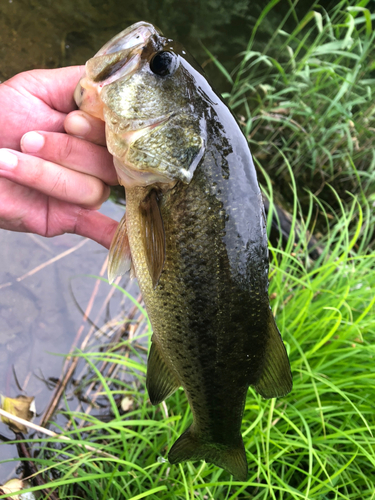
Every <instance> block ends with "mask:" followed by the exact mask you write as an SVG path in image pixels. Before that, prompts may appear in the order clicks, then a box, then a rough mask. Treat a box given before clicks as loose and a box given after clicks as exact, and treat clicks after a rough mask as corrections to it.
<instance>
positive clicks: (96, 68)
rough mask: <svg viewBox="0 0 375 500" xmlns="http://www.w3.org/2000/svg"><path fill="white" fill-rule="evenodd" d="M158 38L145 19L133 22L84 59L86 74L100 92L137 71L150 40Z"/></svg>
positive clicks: (158, 34)
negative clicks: (92, 55) (85, 61)
mask: <svg viewBox="0 0 375 500" xmlns="http://www.w3.org/2000/svg"><path fill="white" fill-rule="evenodd" d="M160 38H162V34H161V32H160V31H159V30H157V29H156V28H155V27H154V26H152V24H149V23H146V22H144V21H141V22H139V23H136V24H133V25H132V26H130V27H128V28H126V29H125V30H123V31H121V32H120V33H118V34H117V35H116V36H114V37H113V38H112V39H111V40H109V41H108V42H107V43H106V44H105V45H104V46H103V47H102V48H101V49H100V50H99V51H98V52H97V53H96V54H95V56H94V57H92V58H91V59H89V60H88V61H87V63H86V75H87V76H88V77H89V78H90V79H91V80H92V81H93V82H95V83H96V84H97V85H98V90H99V92H100V91H101V89H102V88H103V87H105V86H107V85H109V84H111V83H113V82H114V81H116V80H119V79H120V78H124V77H129V76H131V75H132V74H133V73H134V72H135V71H137V69H138V67H139V64H140V61H141V58H142V54H143V52H144V51H145V49H147V47H148V45H149V42H150V39H154V40H157V39H160ZM146 51H147V50H146Z"/></svg>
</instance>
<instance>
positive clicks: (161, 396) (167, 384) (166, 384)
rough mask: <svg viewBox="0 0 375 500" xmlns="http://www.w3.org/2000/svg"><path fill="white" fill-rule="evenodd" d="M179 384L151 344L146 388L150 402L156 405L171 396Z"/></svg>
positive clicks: (156, 348)
mask: <svg viewBox="0 0 375 500" xmlns="http://www.w3.org/2000/svg"><path fill="white" fill-rule="evenodd" d="M180 385H181V384H180V382H179V380H178V379H177V377H176V376H175V374H174V373H172V372H171V370H170V368H168V366H167V365H166V364H165V361H164V359H163V358H162V356H161V355H160V353H159V349H158V347H157V345H156V344H155V343H152V344H151V349H150V353H149V355H148V360H147V376H146V387H147V391H148V395H149V396H150V401H151V403H152V404H153V405H158V404H159V403H161V402H162V401H164V400H165V399H167V398H168V397H169V396H171V395H172V394H173V393H174V392H175V391H176V390H177V389H178V388H179V387H180Z"/></svg>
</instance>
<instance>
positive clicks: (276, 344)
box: [75, 21, 292, 481]
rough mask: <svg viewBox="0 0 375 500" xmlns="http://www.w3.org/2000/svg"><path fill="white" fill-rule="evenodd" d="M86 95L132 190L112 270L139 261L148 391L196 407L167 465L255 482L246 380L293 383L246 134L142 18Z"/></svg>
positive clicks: (99, 66)
mask: <svg viewBox="0 0 375 500" xmlns="http://www.w3.org/2000/svg"><path fill="white" fill-rule="evenodd" d="M75 100H76V103H77V105H78V107H79V108H80V109H81V110H83V111H85V112H87V113H89V114H91V115H92V116H95V117H97V118H100V119H102V120H104V122H105V128H106V141H107V148H108V150H109V152H110V153H111V154H112V155H113V158H114V165H115V168H116V172H117V175H118V180H119V183H120V184H121V185H122V186H124V187H125V196H126V212H125V215H124V217H123V218H122V220H121V222H120V223H119V226H118V229H117V232H116V234H115V236H114V238H113V241H112V244H111V248H110V252H109V269H108V276H109V281H111V282H112V281H113V280H114V279H115V278H116V277H117V276H121V275H123V274H124V273H126V272H127V271H129V270H130V269H131V270H132V271H133V273H134V274H135V276H136V278H137V280H138V284H139V287H140V290H141V293H142V296H143V300H144V303H145V306H146V310H147V312H148V315H149V318H150V321H151V324H152V329H153V333H152V337H151V347H150V351H149V354H148V360H147V375H146V387H147V390H148V394H149V398H150V401H151V403H152V404H153V405H158V404H160V403H161V402H163V401H164V400H165V399H167V398H168V397H170V396H171V395H172V394H173V393H174V392H175V391H176V390H177V389H179V388H180V387H181V386H182V387H183V389H184V391H185V394H186V397H187V400H188V403H189V405H190V408H191V412H192V416H193V421H192V423H191V425H190V426H189V427H188V428H187V429H186V430H185V431H184V432H183V434H181V436H180V437H179V438H178V439H177V441H176V442H175V443H174V444H173V446H172V447H171V449H170V451H169V454H168V459H169V462H170V463H171V464H177V463H180V462H184V461H187V460H192V461H196V460H205V461H206V462H208V463H212V464H215V465H216V466H218V467H221V468H223V469H225V470H226V471H227V472H229V473H230V474H232V475H233V477H234V478H235V479H236V480H239V481H245V480H246V478H247V475H248V464H247V459H246V451H245V447H244V443H243V439H242V435H241V424H242V418H243V412H244V406H245V401H246V395H247V392H248V388H249V386H252V387H254V388H255V390H256V391H257V392H258V393H259V394H260V395H261V396H263V397H264V398H276V397H281V396H285V395H286V394H288V393H289V392H290V391H291V389H292V375H291V370H290V364H289V360H288V355H287V352H286V349H285V346H284V343H283V341H282V339H281V335H280V332H279V330H278V328H277V326H276V323H275V319H274V316H273V314H272V310H271V308H270V304H269V296H268V286H269V281H268V267H269V256H268V245H267V243H268V242H267V232H266V221H265V214H264V207H263V202H262V195H261V191H260V188H259V185H258V181H257V176H256V171H255V167H254V164H253V161H252V156H251V153H250V150H249V146H248V142H247V140H246V137H245V136H244V134H243V133H242V131H241V129H240V127H239V125H238V123H237V121H236V118H235V117H234V115H233V114H232V113H231V111H230V110H229V108H228V107H227V106H226V104H225V103H224V102H223V100H222V99H221V97H220V96H219V95H218V94H217V93H216V92H215V90H214V89H213V87H212V85H211V83H210V82H209V81H208V79H207V77H206V76H205V73H204V71H203V69H202V68H201V67H200V66H199V64H198V63H197V62H196V61H195V59H194V58H193V57H192V56H191V55H190V54H189V53H188V52H187V50H185V49H184V47H183V46H182V45H180V44H179V43H178V42H177V41H175V40H173V39H170V38H167V37H165V36H164V35H163V34H162V32H161V31H160V30H159V29H158V28H156V27H154V26H153V25H152V24H150V23H147V22H143V21H142V22H138V23H136V24H133V25H132V26H130V27H128V28H127V29H125V30H124V31H122V32H121V33H119V34H118V35H116V36H115V37H114V38H112V39H111V40H110V41H109V42H107V43H106V44H105V45H104V46H103V47H102V48H101V49H100V50H99V52H98V53H97V54H96V55H95V56H94V57H93V58H91V59H90V60H89V61H87V63H86V69H85V75H84V76H83V77H82V79H81V80H80V83H79V84H78V86H77V88H76V91H75Z"/></svg>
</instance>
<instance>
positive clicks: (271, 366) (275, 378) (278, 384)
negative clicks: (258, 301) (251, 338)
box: [255, 309, 293, 399]
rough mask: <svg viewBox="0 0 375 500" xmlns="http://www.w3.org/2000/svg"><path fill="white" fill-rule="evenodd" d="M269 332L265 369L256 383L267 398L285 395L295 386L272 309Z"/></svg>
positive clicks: (262, 394) (257, 388)
mask: <svg viewBox="0 0 375 500" xmlns="http://www.w3.org/2000/svg"><path fill="white" fill-rule="evenodd" d="M268 334H269V337H268V341H267V348H266V354H265V360H264V366H263V371H262V374H261V376H260V378H259V380H258V382H257V383H256V384H255V389H256V390H257V392H259V394H260V395H261V396H263V397H264V398H266V399H270V398H279V397H281V396H285V395H286V394H288V393H289V392H290V391H291V390H292V387H293V381H292V374H291V371H290V364H289V359H288V355H287V353H286V349H285V346H284V343H283V341H282V339H281V335H280V332H279V330H278V328H277V326H276V323H275V319H274V317H273V314H272V311H271V309H270V310H269V318H268Z"/></svg>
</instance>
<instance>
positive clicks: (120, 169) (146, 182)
mask: <svg viewBox="0 0 375 500" xmlns="http://www.w3.org/2000/svg"><path fill="white" fill-rule="evenodd" d="M113 163H114V166H115V169H116V173H117V178H118V181H119V183H120V184H121V185H122V186H124V188H125V189H131V188H134V187H138V186H140V187H141V186H142V187H145V186H151V185H154V184H170V185H171V187H172V185H174V184H175V183H176V180H174V179H171V178H170V177H168V176H166V175H163V174H160V173H157V172H148V171H146V170H143V171H141V170H138V169H135V168H133V167H131V166H130V165H127V164H125V163H124V162H123V161H121V160H120V159H119V158H116V157H114V158H113Z"/></svg>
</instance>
